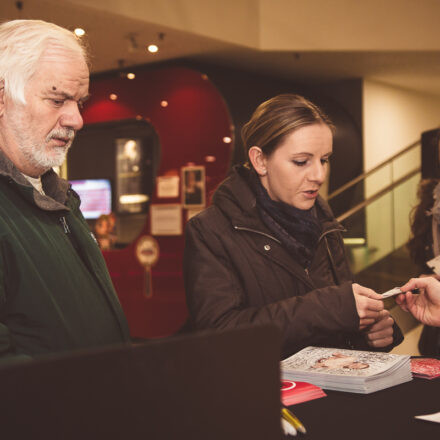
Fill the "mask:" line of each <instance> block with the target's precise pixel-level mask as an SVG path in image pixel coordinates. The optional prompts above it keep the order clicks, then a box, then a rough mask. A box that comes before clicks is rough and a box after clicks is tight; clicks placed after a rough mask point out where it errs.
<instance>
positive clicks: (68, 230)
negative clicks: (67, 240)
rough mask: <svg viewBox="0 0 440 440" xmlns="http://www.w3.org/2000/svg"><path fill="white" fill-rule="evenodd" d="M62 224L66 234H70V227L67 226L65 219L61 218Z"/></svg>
mask: <svg viewBox="0 0 440 440" xmlns="http://www.w3.org/2000/svg"><path fill="white" fill-rule="evenodd" d="M60 223H61V226H62V227H63V229H64V233H65V234H70V229H69V225H68V224H67V222H66V218H65V217H60Z"/></svg>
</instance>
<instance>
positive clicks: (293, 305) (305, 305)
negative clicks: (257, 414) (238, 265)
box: [184, 219, 359, 355]
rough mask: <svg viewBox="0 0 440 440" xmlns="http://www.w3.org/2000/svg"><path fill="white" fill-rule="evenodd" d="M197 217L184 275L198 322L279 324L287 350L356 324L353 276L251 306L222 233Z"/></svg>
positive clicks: (190, 229)
mask: <svg viewBox="0 0 440 440" xmlns="http://www.w3.org/2000/svg"><path fill="white" fill-rule="evenodd" d="M193 220H196V221H191V222H189V223H188V224H187V227H186V241H185V253H184V280H185V289H186V295H187V304H188V309H189V312H190V317H191V320H192V324H193V326H194V327H196V328H198V329H206V328H217V329H227V328H234V327H237V326H239V325H244V324H272V325H273V324H275V325H276V326H277V327H278V328H279V329H280V330H281V332H282V334H283V337H284V344H283V345H284V350H283V351H284V355H287V354H290V353H293V352H295V351H297V350H299V349H300V348H303V347H305V346H307V345H318V344H319V345H323V344H326V343H327V341H328V339H330V340H331V341H333V343H335V342H336V341H339V340H340V334H341V332H355V331H356V330H357V328H358V326H359V317H358V315H357V312H356V306H355V301H354V297H353V294H352V287H351V282H345V283H343V284H342V285H340V286H329V287H325V288H322V289H315V290H312V291H310V292H308V293H306V294H305V295H302V296H292V297H289V298H285V299H282V300H280V301H277V302H272V303H269V304H265V305H262V306H260V307H255V306H249V305H248V304H247V301H246V299H245V298H246V293H245V292H243V287H242V283H241V282H240V276H241V275H240V273H238V272H237V271H236V269H235V268H234V267H233V264H232V262H231V258H230V256H229V255H228V251H227V250H226V249H225V246H224V245H223V243H222V239H221V233H217V232H218V231H215V232H214V230H210V231H208V230H205V229H203V227H200V223H199V222H198V221H197V219H193ZM208 235H209V238H208Z"/></svg>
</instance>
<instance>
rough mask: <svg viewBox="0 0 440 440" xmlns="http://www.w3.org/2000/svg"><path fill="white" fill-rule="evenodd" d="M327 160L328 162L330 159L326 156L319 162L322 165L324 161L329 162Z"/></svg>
mask: <svg viewBox="0 0 440 440" xmlns="http://www.w3.org/2000/svg"><path fill="white" fill-rule="evenodd" d="M329 162H330V159H329V158H328V157H326V158H325V159H321V163H322V164H323V165H325V164H326V163H329Z"/></svg>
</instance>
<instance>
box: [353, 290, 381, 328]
mask: <svg viewBox="0 0 440 440" xmlns="http://www.w3.org/2000/svg"><path fill="white" fill-rule="evenodd" d="M352 288H353V295H354V299H355V301H356V310H357V313H358V315H359V319H360V321H359V330H364V329H365V328H367V327H368V326H369V325H373V324H374V323H375V322H376V321H378V320H379V319H382V315H381V312H382V311H383V310H384V306H383V300H382V296H381V295H379V294H377V293H376V292H375V291H374V290H371V289H368V288H367V287H363V286H361V285H360V284H356V283H354V284H353V285H352Z"/></svg>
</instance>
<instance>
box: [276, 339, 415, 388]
mask: <svg viewBox="0 0 440 440" xmlns="http://www.w3.org/2000/svg"><path fill="white" fill-rule="evenodd" d="M281 376H282V378H283V379H286V380H289V379H290V380H295V381H303V382H310V383H312V384H314V385H317V386H319V387H322V388H324V389H327V390H335V391H346V392H351V393H363V394H368V393H372V392H374V391H378V390H382V389H384V388H389V387H392V386H394V385H398V384H401V383H404V382H409V381H410V380H412V375H411V365H410V356H406V355H398V354H389V353H378V352H372V351H359V350H344V349H339V348H322V347H307V348H304V349H303V350H301V351H299V352H298V353H296V354H294V355H293V356H291V357H289V358H287V359H285V360H284V361H282V362H281Z"/></svg>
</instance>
